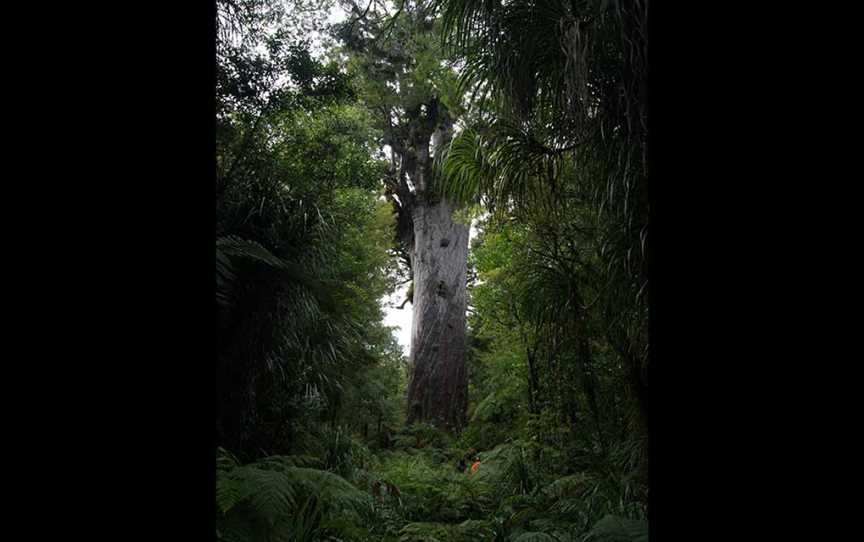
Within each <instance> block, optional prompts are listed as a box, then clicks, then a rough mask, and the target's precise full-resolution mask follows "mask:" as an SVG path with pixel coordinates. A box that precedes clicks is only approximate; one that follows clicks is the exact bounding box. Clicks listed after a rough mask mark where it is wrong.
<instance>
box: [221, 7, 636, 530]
mask: <svg viewBox="0 0 864 542" xmlns="http://www.w3.org/2000/svg"><path fill="white" fill-rule="evenodd" d="M341 4H342V5H343V7H344V8H345V12H346V13H347V19H346V20H345V21H343V22H341V23H339V24H336V25H334V26H332V27H328V26H327V25H326V23H325V21H326V15H327V9H326V8H327V7H328V6H326V5H323V4H322V5H321V6H320V7H316V6H315V5H314V4H313V3H308V2H304V1H289V2H285V3H283V2H277V1H276V0H219V2H218V3H217V5H218V7H219V19H218V26H219V33H218V44H217V87H216V93H217V95H216V109H217V111H216V113H217V116H216V137H217V142H216V143H217V156H216V165H217V179H216V199H215V210H216V215H215V218H216V233H217V239H216V245H215V249H216V264H217V265H216V302H217V303H216V304H217V309H218V315H219V321H218V353H219V358H218V360H217V363H218V381H217V384H218V389H217V393H218V400H219V418H218V420H217V427H218V445H219V447H220V449H219V452H218V458H219V461H218V472H217V486H216V497H217V505H218V510H217V525H216V527H217V533H218V536H219V539H220V540H228V541H238V542H240V541H259V540H260V541H266V540H278V541H281V540H285V541H288V540H291V541H295V540H299V541H325V540H331V541H336V540H345V541H373V540H375V541H403V542H411V541H417V542H420V541H441V542H445V541H478V540H480V541H483V540H488V541H518V542H528V541H558V542H562V541H586V542H587V541H643V540H647V538H648V535H647V519H648V514H647V502H648V480H647V466H648V461H647V459H648V458H647V438H648V433H647V423H646V421H647V415H648V409H647V405H648V395H647V394H648V387H647V368H648V346H649V342H648V335H647V323H648V320H647V317H648V312H647V311H648V305H647V279H648V278H647V249H646V246H647V243H646V240H647V231H648V229H647V228H648V208H647V198H646V194H647V188H646V179H647V166H646V164H645V148H644V146H645V141H646V138H647V124H646V110H645V104H644V91H645V90H644V79H645V58H646V56H645V55H646V44H645V37H644V22H645V6H644V5H643V3H641V2H638V1H637V2H623V1H611V2H607V1H603V2H600V1H599V0H598V1H596V2H589V1H579V2H570V1H567V2H563V1H560V0H559V1H555V0H542V1H540V0H530V1H523V0H513V1H510V2H488V1H485V0H484V1H479V0H476V1H475V0H441V1H437V2H409V1H407V0H406V1H404V2H396V3H395V5H394V4H389V3H383V2H377V1H376V0H371V1H370V2H369V3H368V7H367V4H366V3H365V2H364V3H363V4H362V5H360V4H355V3H353V2H348V1H346V2H341ZM301 20H302V23H301V22H300V21H301ZM418 25H419V26H418ZM421 27H422V28H421ZM315 32H320V38H321V39H320V40H319V43H318V44H317V45H316V44H313V42H312V41H310V40H308V39H306V38H310V37H315V36H314V34H315ZM301 38H302V39H301ZM321 44H323V45H321ZM457 72H458V73H461V86H460V82H459V80H457V76H456V74H457ZM433 99H434V100H435V101H436V103H440V104H441V107H442V108H444V109H446V110H447V111H448V114H450V115H452V116H453V118H454V119H457V120H458V125H459V126H458V130H457V132H458V133H457V136H456V137H455V138H454V140H453V141H452V143H451V144H450V145H449V146H447V148H445V149H441V150H440V151H441V152H436V161H437V162H436V163H437V166H438V169H437V170H436V171H435V172H434V174H435V175H436V179H440V180H441V181H442V182H441V183H440V191H441V193H443V194H446V195H447V196H448V197H450V198H452V199H454V200H457V201H459V202H461V204H462V205H463V208H462V209H461V210H460V215H461V216H462V217H463V218H464V219H465V220H472V221H473V222H474V224H475V227H476V231H477V232H478V233H477V235H476V237H475V239H474V241H473V243H472V246H471V250H470V254H469V267H470V269H471V272H470V273H469V285H468V286H469V300H470V301H469V317H468V328H469V347H470V348H469V355H468V365H469V403H470V404H469V411H468V415H469V421H468V425H467V427H465V428H464V430H462V431H461V432H460V433H458V434H447V433H445V432H441V431H439V430H437V429H435V428H434V427H432V426H429V425H422V424H418V425H405V424H404V419H405V404H404V399H405V390H406V378H407V366H406V360H405V357H404V355H403V352H402V350H401V348H400V346H399V345H398V344H397V342H396V340H395V338H394V337H393V334H392V330H391V329H389V328H387V327H386V326H384V324H383V323H382V320H383V317H384V309H383V308H382V300H383V299H384V298H385V297H386V296H387V295H389V294H391V293H392V292H393V291H394V289H395V287H396V285H397V283H398V282H400V281H402V280H403V278H404V273H405V270H404V265H402V264H401V263H400V256H402V257H403V258H402V259H403V260H404V250H405V247H404V246H400V245H399V244H398V243H397V238H398V229H399V227H400V224H399V219H398V217H397V216H395V215H394V212H393V207H392V206H391V202H390V201H388V199H387V197H388V196H389V197H392V193H391V192H388V188H387V187H388V186H392V177H393V175H394V166H393V161H392V160H390V159H388V158H389V157H388V156H387V155H386V154H385V153H384V152H382V148H383V147H384V146H385V145H391V147H392V145H393V144H394V141H393V140H392V137H391V138H389V139H388V135H387V134H388V130H390V132H389V133H391V134H392V133H393V131H392V130H393V124H392V122H393V119H397V118H399V116H400V115H403V116H404V115H408V116H410V115H411V114H413V113H412V111H415V112H417V113H416V114H418V115H419V114H420V113H419V111H420V110H421V107H424V106H426V105H428V104H429V103H432V102H431V100H433ZM444 109H442V110H444ZM405 126H406V127H407V126H410V123H406V124H405ZM406 129H407V128H406ZM466 459H468V460H469V461H468V463H469V464H470V463H471V462H472V461H473V460H474V459H479V461H480V463H479V467H477V470H476V472H475V471H472V469H471V468H467V469H461V468H459V465H460V460H466ZM463 466H464V464H463Z"/></svg>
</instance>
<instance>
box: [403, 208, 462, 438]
mask: <svg viewBox="0 0 864 542" xmlns="http://www.w3.org/2000/svg"><path fill="white" fill-rule="evenodd" d="M413 219H414V250H413V253H412V260H413V261H412V267H413V272H414V303H413V305H414V318H413V322H412V330H411V381H410V383H409V386H408V423H414V422H418V421H429V422H432V423H434V424H435V425H438V426H439V427H443V428H446V429H449V430H455V431H458V430H459V429H460V428H461V427H462V426H463V424H464V418H465V409H466V406H467V400H468V397H467V396H468V379H467V373H466V369H465V304H466V294H465V280H466V273H467V259H468V227H467V226H465V225H464V224H460V223H458V222H454V221H453V209H452V208H451V206H450V205H449V204H448V202H447V201H446V200H439V201H436V202H432V203H426V204H421V205H416V206H415V207H414V212H413Z"/></svg>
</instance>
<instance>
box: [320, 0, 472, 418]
mask: <svg viewBox="0 0 864 542" xmlns="http://www.w3.org/2000/svg"><path fill="white" fill-rule="evenodd" d="M344 6H345V9H346V11H347V12H348V13H349V14H350V16H349V18H348V20H347V21H346V22H345V23H344V24H342V25H341V26H340V27H339V28H338V30H337V32H338V35H339V37H340V39H341V40H342V42H343V43H344V45H345V50H346V51H348V52H349V54H350V56H351V64H350V65H351V66H352V68H353V69H354V70H356V71H355V73H357V74H358V75H359V76H360V80H361V81H362V87H363V89H364V94H363V96H364V99H365V100H366V103H367V106H368V107H370V108H371V109H372V110H373V111H374V112H375V113H376V116H377V118H378V119H379V128H380V129H381V131H382V139H381V143H382V146H386V147H389V149H390V158H391V169H390V173H389V177H388V179H387V182H386V193H387V196H388V198H389V199H390V201H392V203H393V206H394V209H395V211H396V214H397V232H396V238H397V242H398V245H399V250H400V253H401V255H402V259H403V261H404V263H405V264H406V266H407V267H408V269H409V272H410V275H411V277H412V279H413V280H412V287H411V292H412V293H411V300H412V304H413V311H414V313H413V323H412V333H411V353H410V361H411V376H410V382H409V386H408V397H407V409H408V412H407V421H408V422H409V423H414V422H421V421H422V422H429V423H434V424H435V425H437V426H439V427H442V428H446V429H449V430H458V429H459V428H460V427H461V426H462V425H463V423H464V417H465V410H466V405H467V374H466V369H465V309H466V294H465V289H466V261H467V255H468V226H467V225H466V224H464V223H461V222H459V221H457V220H454V217H453V214H454V210H455V209H454V205H453V203H451V202H450V201H448V200H447V198H444V197H441V195H440V194H439V191H438V190H437V186H436V173H435V168H434V167H433V164H434V159H435V155H436V151H438V152H439V153H440V150H441V149H442V148H444V146H445V145H447V144H448V143H449V141H450V138H451V134H452V130H453V123H454V120H455V119H456V117H457V116H458V113H459V109H460V103H459V102H460V101H459V99H458V94H457V93H456V91H455V90H456V75H455V72H454V71H453V69H452V68H451V67H450V66H449V65H448V64H447V63H446V61H445V60H444V59H443V58H442V52H441V48H440V40H439V38H438V37H437V36H436V35H435V33H434V31H435V30H436V25H437V24H438V23H437V19H436V12H435V10H434V9H433V8H430V7H424V6H423V5H422V3H420V4H418V3H415V2H409V1H405V2H402V3H401V4H399V5H398V7H397V8H395V9H394V10H393V11H392V12H388V11H387V9H386V7H384V6H381V5H379V4H377V3H374V2H373V3H369V4H368V5H367V6H361V5H357V4H355V3H353V2H350V1H349V2H346V3H344Z"/></svg>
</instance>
